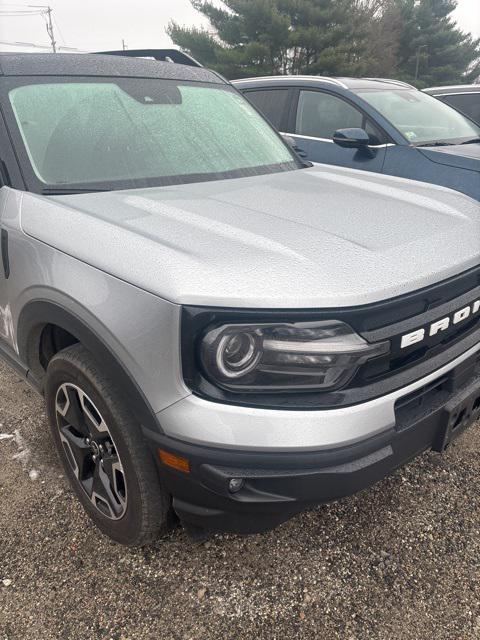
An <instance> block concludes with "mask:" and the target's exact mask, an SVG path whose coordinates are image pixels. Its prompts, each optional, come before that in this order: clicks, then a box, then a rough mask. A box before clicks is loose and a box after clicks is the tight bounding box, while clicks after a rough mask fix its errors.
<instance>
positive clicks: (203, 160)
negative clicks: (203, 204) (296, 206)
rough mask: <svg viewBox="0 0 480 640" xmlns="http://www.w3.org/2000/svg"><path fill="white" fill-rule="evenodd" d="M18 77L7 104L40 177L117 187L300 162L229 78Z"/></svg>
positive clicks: (55, 181)
mask: <svg viewBox="0 0 480 640" xmlns="http://www.w3.org/2000/svg"><path fill="white" fill-rule="evenodd" d="M19 82H21V83H22V84H20V86H17V87H16V88H14V89H12V90H11V91H10V92H9V98H10V103H11V106H12V109H13V112H14V115H15V118H16V121H17V125H18V128H19V130H20V133H21V136H22V139H23V142H24V145H25V147H26V150H27V153H28V157H29V160H30V163H31V165H32V168H33V171H34V172H35V175H36V178H37V180H39V181H40V183H43V184H48V185H51V186H55V185H56V186H59V185H79V184H82V185H88V186H89V187H93V188H94V187H95V185H96V184H97V185H98V183H102V188H103V185H104V184H106V185H107V187H108V188H117V189H118V188H131V187H132V186H139V185H138V182H139V181H140V184H141V185H142V186H143V185H144V184H145V186H151V185H156V184H171V183H172V182H175V183H177V182H178V183H182V182H198V181H201V180H206V179H220V178H228V177H241V176H242V175H257V174H262V173H266V172H268V173H270V172H273V171H283V170H288V169H295V168H297V167H298V166H299V165H298V163H297V161H296V160H295V159H294V156H293V155H292V153H291V151H290V150H289V148H288V147H287V146H286V145H285V144H284V143H283V142H282V140H281V139H280V138H279V137H278V136H277V134H276V133H275V132H274V131H273V130H272V129H271V127H270V126H269V125H268V124H267V123H266V122H265V121H264V119H263V118H262V117H261V116H259V115H258V113H257V112H256V111H255V110H254V109H253V108H252V106H251V105H250V104H249V102H248V101H247V100H245V98H243V97H242V96H241V95H239V94H238V93H237V92H236V91H234V90H232V89H230V88H228V87H227V88H223V87H222V88H218V87H214V86H210V85H205V86H204V85H200V84H191V85H190V84H179V83H176V82H174V81H162V82H159V81H158V80H149V79H137V78H124V79H120V78H118V79H116V78H115V79H102V81H101V82H90V81H85V82H84V81H78V82H71V81H68V82H65V81H58V82H51V81H48V82H45V83H41V82H38V79H36V80H35V83H34V84H25V81H19ZM189 176H190V177H189ZM132 181H133V183H134V184H132Z"/></svg>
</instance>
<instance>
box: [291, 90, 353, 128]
mask: <svg viewBox="0 0 480 640" xmlns="http://www.w3.org/2000/svg"><path fill="white" fill-rule="evenodd" d="M362 123H363V114H362V113H361V112H360V111H358V109H355V107H353V106H352V105H351V104H349V103H348V102H345V100H342V99H341V98H337V97H336V96H333V95H331V94H329V93H322V92H321V91H300V95H299V98H298V109H297V122H296V127H295V133H296V134H297V135H303V136H311V137H314V138H325V139H328V140H331V139H332V138H333V134H334V133H335V131H337V130H338V129H348V128H349V127H362Z"/></svg>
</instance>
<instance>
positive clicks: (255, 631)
mask: <svg viewBox="0 0 480 640" xmlns="http://www.w3.org/2000/svg"><path fill="white" fill-rule="evenodd" d="M0 394H1V399H0V433H2V434H12V435H14V436H15V437H14V438H8V437H3V438H2V439H0V640H7V639H8V640H14V639H15V640H28V639H30V638H31V639H35V640H38V639H41V640H49V639H62V640H76V639H79V640H80V639H81V640H89V639H97V638H112V639H114V640H127V639H128V640H133V639H136V638H139V639H142V640H149V639H152V640H153V639H156V640H158V639H166V640H167V639H168V640H177V639H178V640H190V639H192V640H193V639H195V640H200V639H201V640H210V639H212V640H213V639H221V640H230V639H232V640H233V639H242V640H243V639H250V638H252V639H258V640H261V639H262V638H268V639H269V640H275V639H277V638H278V639H282V640H288V639H290V638H302V639H303V638H305V639H309V638H312V639H315V640H323V639H326V640H333V639H335V638H341V639H342V640H353V639H355V640H357V639H358V640H360V639H361V640H364V639H366V638H372V639H380V638H381V639H385V640H397V639H401V640H409V639H412V640H431V639H433V638H435V640H444V639H448V640H467V639H472V640H473V639H478V638H480V580H479V578H480V424H477V425H475V426H474V427H473V428H472V429H471V430H470V432H469V433H468V434H467V435H466V436H464V437H463V438H462V439H461V440H459V441H458V442H457V443H456V444H455V445H454V446H452V447H451V449H450V450H449V452H448V453H447V454H445V455H444V456H439V455H437V454H432V453H428V454H425V455H424V456H422V457H421V458H419V459H418V460H416V461H415V462H413V463H411V464H410V465H409V466H407V467H406V468H404V469H402V470H400V471H398V472H397V473H395V474H394V475H393V476H392V477H390V478H388V479H386V480H384V481H383V482H381V483H380V484H378V485H376V486H375V487H374V488H372V489H370V490H368V491H365V492H364V493H362V494H360V495H357V496H355V497H352V498H349V499H346V500H343V501H341V502H337V503H334V504H331V505H328V506H322V507H319V508H316V509H314V510H312V511H310V512H308V513H305V514H303V515H301V516H299V517H296V518H295V519H293V520H292V521H290V522H288V523H287V524H285V525H283V526H281V527H279V528H278V529H277V530H275V531H273V532H270V533H267V534H264V535H256V536H251V537H237V536H231V535H229V536H226V535H225V536H217V537H215V538H212V539H211V540H209V541H207V542H204V543H202V544H195V543H193V542H191V541H190V540H189V539H188V538H187V537H186V535H185V533H184V532H183V531H182V529H180V528H179V529H176V530H175V531H173V532H172V533H170V534H169V535H168V536H167V537H166V538H164V539H162V540H159V541H158V543H157V544H155V545H154V546H152V547H149V548H146V549H142V550H131V549H125V548H122V547H120V546H117V545H116V544H114V543H112V542H110V541H109V540H108V539H106V538H105V537H103V536H102V535H101V534H100V533H98V532H97V531H96V530H95V528H94V527H93V525H91V524H90V522H89V520H88V519H87V518H86V516H85V515H84V513H83V511H82V509H81V508H80V506H79V505H78V503H77V501H76V499H75V498H74V496H73V495H72V493H71V491H70V490H69V488H68V486H67V483H66V480H65V478H64V476H63V475H62V472H61V470H60V467H59V465H58V463H57V460H56V457H55V453H54V451H53V444H52V441H51V438H50V434H49V431H48V428H47V425H46V424H45V415H44V413H43V405H42V402H41V400H40V399H39V398H38V397H37V396H36V395H35V394H34V392H33V391H31V390H30V389H29V388H28V387H27V386H26V385H25V384H24V383H23V382H22V381H21V380H20V379H19V378H18V376H17V375H16V374H14V373H12V372H11V371H10V370H7V369H6V368H4V367H2V365H0Z"/></svg>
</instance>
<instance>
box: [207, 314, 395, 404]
mask: <svg viewBox="0 0 480 640" xmlns="http://www.w3.org/2000/svg"><path fill="white" fill-rule="evenodd" d="M389 347H390V343H389V342H388V341H387V342H379V343H375V344H370V343H368V342H366V340H364V339H363V338H362V337H360V336H359V335H358V334H357V333H355V331H353V329H352V328H351V327H350V326H348V325H347V324H345V323H343V322H336V321H321V322H303V323H302V322H299V323H288V324H287V323H285V324H279V323H275V324H224V325H222V326H220V327H217V328H215V329H211V330H209V331H207V333H206V334H205V335H204V336H203V338H202V339H201V342H200V360H201V363H202V366H203V369H204V373H205V375H206V377H207V378H209V379H210V381H211V382H213V383H214V384H217V385H218V386H220V387H224V388H227V389H230V390H232V391H235V390H236V391H242V392H245V391H261V390H265V391H275V390H278V391H280V390H284V391H286V390H292V391H299V390H302V389H305V390H309V389H310V390H311V389H338V388H340V387H342V386H343V385H345V384H347V382H349V380H351V378H352V377H353V376H354V375H355V373H356V371H357V370H358V368H359V367H360V366H361V365H362V364H363V363H364V362H366V361H367V360H369V359H370V358H375V357H376V356H379V355H382V354H385V353H387V352H388V350H389Z"/></svg>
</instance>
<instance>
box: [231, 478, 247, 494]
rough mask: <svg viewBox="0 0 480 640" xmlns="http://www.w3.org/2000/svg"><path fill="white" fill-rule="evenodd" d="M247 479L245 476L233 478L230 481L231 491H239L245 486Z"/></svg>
mask: <svg viewBox="0 0 480 640" xmlns="http://www.w3.org/2000/svg"><path fill="white" fill-rule="evenodd" d="M244 484H245V480H244V479H243V478H232V479H231V480H230V482H229V483H228V490H229V491H230V493H238V492H239V491H240V489H242V488H243V485H244Z"/></svg>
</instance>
